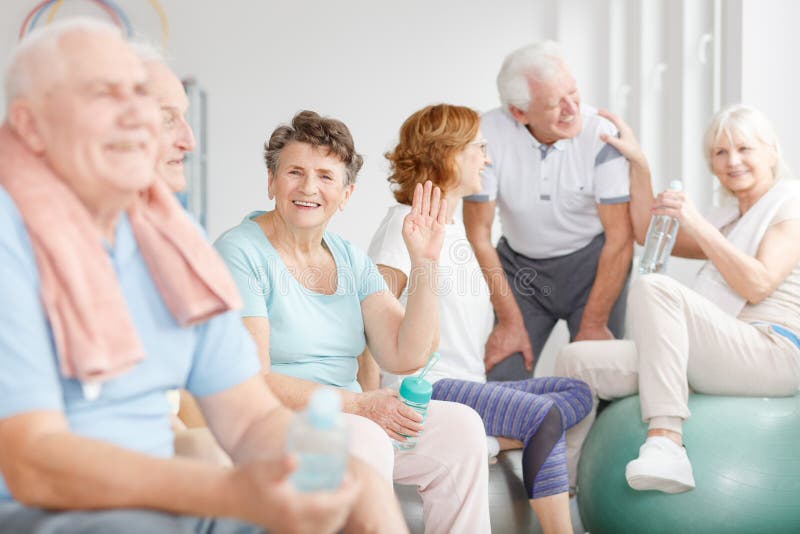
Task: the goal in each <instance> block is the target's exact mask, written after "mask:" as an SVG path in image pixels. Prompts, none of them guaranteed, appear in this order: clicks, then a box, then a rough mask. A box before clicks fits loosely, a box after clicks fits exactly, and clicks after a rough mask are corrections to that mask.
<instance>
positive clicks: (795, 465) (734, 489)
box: [578, 395, 800, 534]
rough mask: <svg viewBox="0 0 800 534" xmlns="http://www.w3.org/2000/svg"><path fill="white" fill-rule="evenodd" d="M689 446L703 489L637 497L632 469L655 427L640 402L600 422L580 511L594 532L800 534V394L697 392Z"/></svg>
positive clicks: (582, 472) (686, 435)
mask: <svg viewBox="0 0 800 534" xmlns="http://www.w3.org/2000/svg"><path fill="white" fill-rule="evenodd" d="M689 409H690V410H691V412H692V416H691V417H690V418H689V419H688V420H687V421H686V423H685V424H684V428H683V440H684V444H685V446H686V451H687V453H688V454H689V459H690V460H691V462H692V468H693V470H694V478H695V482H696V484H697V487H696V488H695V489H693V490H691V491H688V492H686V493H680V494H675V495H669V494H666V493H661V492H659V491H635V490H633V489H631V488H630V487H629V486H628V483H627V482H626V480H625V465H626V464H627V463H628V462H629V461H630V460H633V459H634V458H636V457H637V456H638V455H639V446H640V445H641V444H642V443H644V440H645V437H646V434H647V425H646V424H644V423H642V416H641V410H640V408H639V397H638V396H633V397H627V398H625V399H621V400H619V401H616V402H613V403H612V404H611V405H610V406H608V408H606V409H605V410H604V411H603V412H602V413H601V414H600V415H599V417H598V418H597V421H596V422H595V424H594V426H593V427H592V430H591V432H590V433H589V436H588V438H587V440H586V443H585V444H584V447H583V453H582V455H581V460H580V465H579V468H578V487H579V490H578V504H579V505H580V511H581V519H582V520H583V525H584V527H585V528H586V530H588V531H589V532H591V534H606V533H609V534H610V533H614V534H617V533H627V532H648V533H660V532H664V533H679V532H680V533H683V532H689V533H718V532H725V533H734V532H742V533H748V534H749V533H753V532H769V533H780V532H787V533H788V532H792V533H800V396H795V397H785V398H763V397H716V396H710V395H691V396H690V397H689Z"/></svg>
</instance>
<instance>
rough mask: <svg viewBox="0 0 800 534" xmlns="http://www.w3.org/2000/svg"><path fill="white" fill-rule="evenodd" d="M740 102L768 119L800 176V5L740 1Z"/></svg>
mask: <svg viewBox="0 0 800 534" xmlns="http://www.w3.org/2000/svg"><path fill="white" fill-rule="evenodd" d="M741 4H742V11H741V27H742V33H741V55H742V57H741V69H740V71H739V72H740V74H741V80H740V83H741V92H740V95H741V101H742V102H744V103H746V104H750V105H753V106H755V107H757V108H759V109H760V110H761V111H763V112H764V113H765V114H766V115H767V117H769V118H770V120H771V121H772V123H773V125H774V126H775V129H776V130H777V132H778V137H779V139H780V140H781V144H782V145H783V147H782V148H783V153H784V157H785V158H786V160H787V162H788V164H789V167H790V168H791V169H792V170H793V171H794V174H795V176H800V135H798V132H797V129H796V128H797V124H798V110H797V95H799V94H800V69H798V62H797V59H796V54H797V50H798V49H799V48H800V35H799V34H798V31H797V23H798V21H800V2H795V1H792V0H758V1H755V0H741Z"/></svg>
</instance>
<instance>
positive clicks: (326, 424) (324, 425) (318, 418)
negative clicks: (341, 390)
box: [306, 388, 342, 430]
mask: <svg viewBox="0 0 800 534" xmlns="http://www.w3.org/2000/svg"><path fill="white" fill-rule="evenodd" d="M341 411H342V399H341V397H339V394H338V393H336V392H335V391H333V390H332V389H328V388H317V389H315V390H314V392H313V393H312V394H311V398H310V399H309V401H308V407H307V408H306V415H307V417H308V422H309V423H310V424H311V426H313V427H314V428H319V429H321V430H324V429H328V428H332V427H333V426H334V425H335V424H336V420H337V418H338V416H339V414H340V413H341Z"/></svg>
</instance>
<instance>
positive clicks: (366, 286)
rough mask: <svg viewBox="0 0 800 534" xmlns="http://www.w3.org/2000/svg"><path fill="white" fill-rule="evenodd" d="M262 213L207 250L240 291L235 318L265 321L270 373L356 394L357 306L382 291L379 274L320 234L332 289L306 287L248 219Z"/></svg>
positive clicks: (360, 255) (362, 342)
mask: <svg viewBox="0 0 800 534" xmlns="http://www.w3.org/2000/svg"><path fill="white" fill-rule="evenodd" d="M263 213H264V212H260V211H256V212H253V213H251V214H249V215H248V216H247V217H245V218H244V220H243V221H242V223H241V224H240V225H239V226H236V227H234V228H231V229H230V230H228V231H227V232H225V233H224V234H222V235H221V236H220V237H219V239H217V241H216V242H215V243H214V246H215V247H216V248H217V250H218V251H219V253H220V254H221V255H222V258H223V259H224V260H225V263H226V264H227V265H228V269H230V271H231V274H232V275H233V279H234V280H235V281H236V284H237V285H238V287H239V293H240V294H241V295H242V300H243V301H244V308H243V309H242V317H267V318H269V356H270V362H271V371H272V372H275V373H280V374H284V375H288V376H293V377H296V378H302V379H304V380H311V381H313V382H317V383H320V384H326V385H328V386H333V387H338V388H344V389H348V390H350V391H361V387H360V386H359V384H358V382H356V373H357V371H358V362H357V360H356V358H357V357H358V356H359V355H360V354H361V353H362V352H363V351H364V347H365V346H366V338H365V336H364V320H363V317H362V316H361V301H362V300H364V299H365V298H366V297H367V296H369V295H371V294H372V293H375V292H377V291H381V290H384V289H386V283H385V282H384V280H383V277H382V276H381V274H380V273H379V272H378V269H377V267H376V266H375V264H374V263H373V262H372V260H370V259H369V257H368V256H367V255H366V254H365V253H364V252H362V251H361V250H359V249H358V248H356V247H354V246H353V245H352V244H351V243H349V242H348V241H345V240H344V239H342V238H341V237H339V236H337V235H335V234H331V233H329V232H325V234H324V235H323V241H324V243H325V245H326V246H327V247H328V250H330V252H331V254H333V259H334V261H335V262H336V277H337V280H336V282H337V283H336V292H335V293H333V294H332V295H324V294H321V293H316V292H314V291H311V290H309V289H307V288H306V287H305V286H303V285H302V284H301V283H300V282H298V281H297V278H300V279H301V280H302V279H303V276H304V274H303V273H296V275H297V278H295V275H293V274H292V273H291V272H290V271H289V270H288V268H287V267H286V265H285V264H284V263H283V261H282V260H281V258H280V256H279V255H278V252H277V251H276V250H275V248H274V247H273V246H272V243H270V242H269V240H268V239H267V237H266V236H265V235H264V233H263V232H262V231H261V228H260V227H259V226H258V224H257V223H256V222H254V221H253V218H255V217H258V216H259V215H261V214H263ZM312 274H313V273H307V275H309V276H310V275H312Z"/></svg>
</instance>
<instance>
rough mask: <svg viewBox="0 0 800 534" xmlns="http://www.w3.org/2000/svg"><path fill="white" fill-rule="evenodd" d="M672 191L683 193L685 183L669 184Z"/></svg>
mask: <svg viewBox="0 0 800 534" xmlns="http://www.w3.org/2000/svg"><path fill="white" fill-rule="evenodd" d="M669 189H670V191H683V182H681V181H680V180H672V181H671V182H670V183H669Z"/></svg>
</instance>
